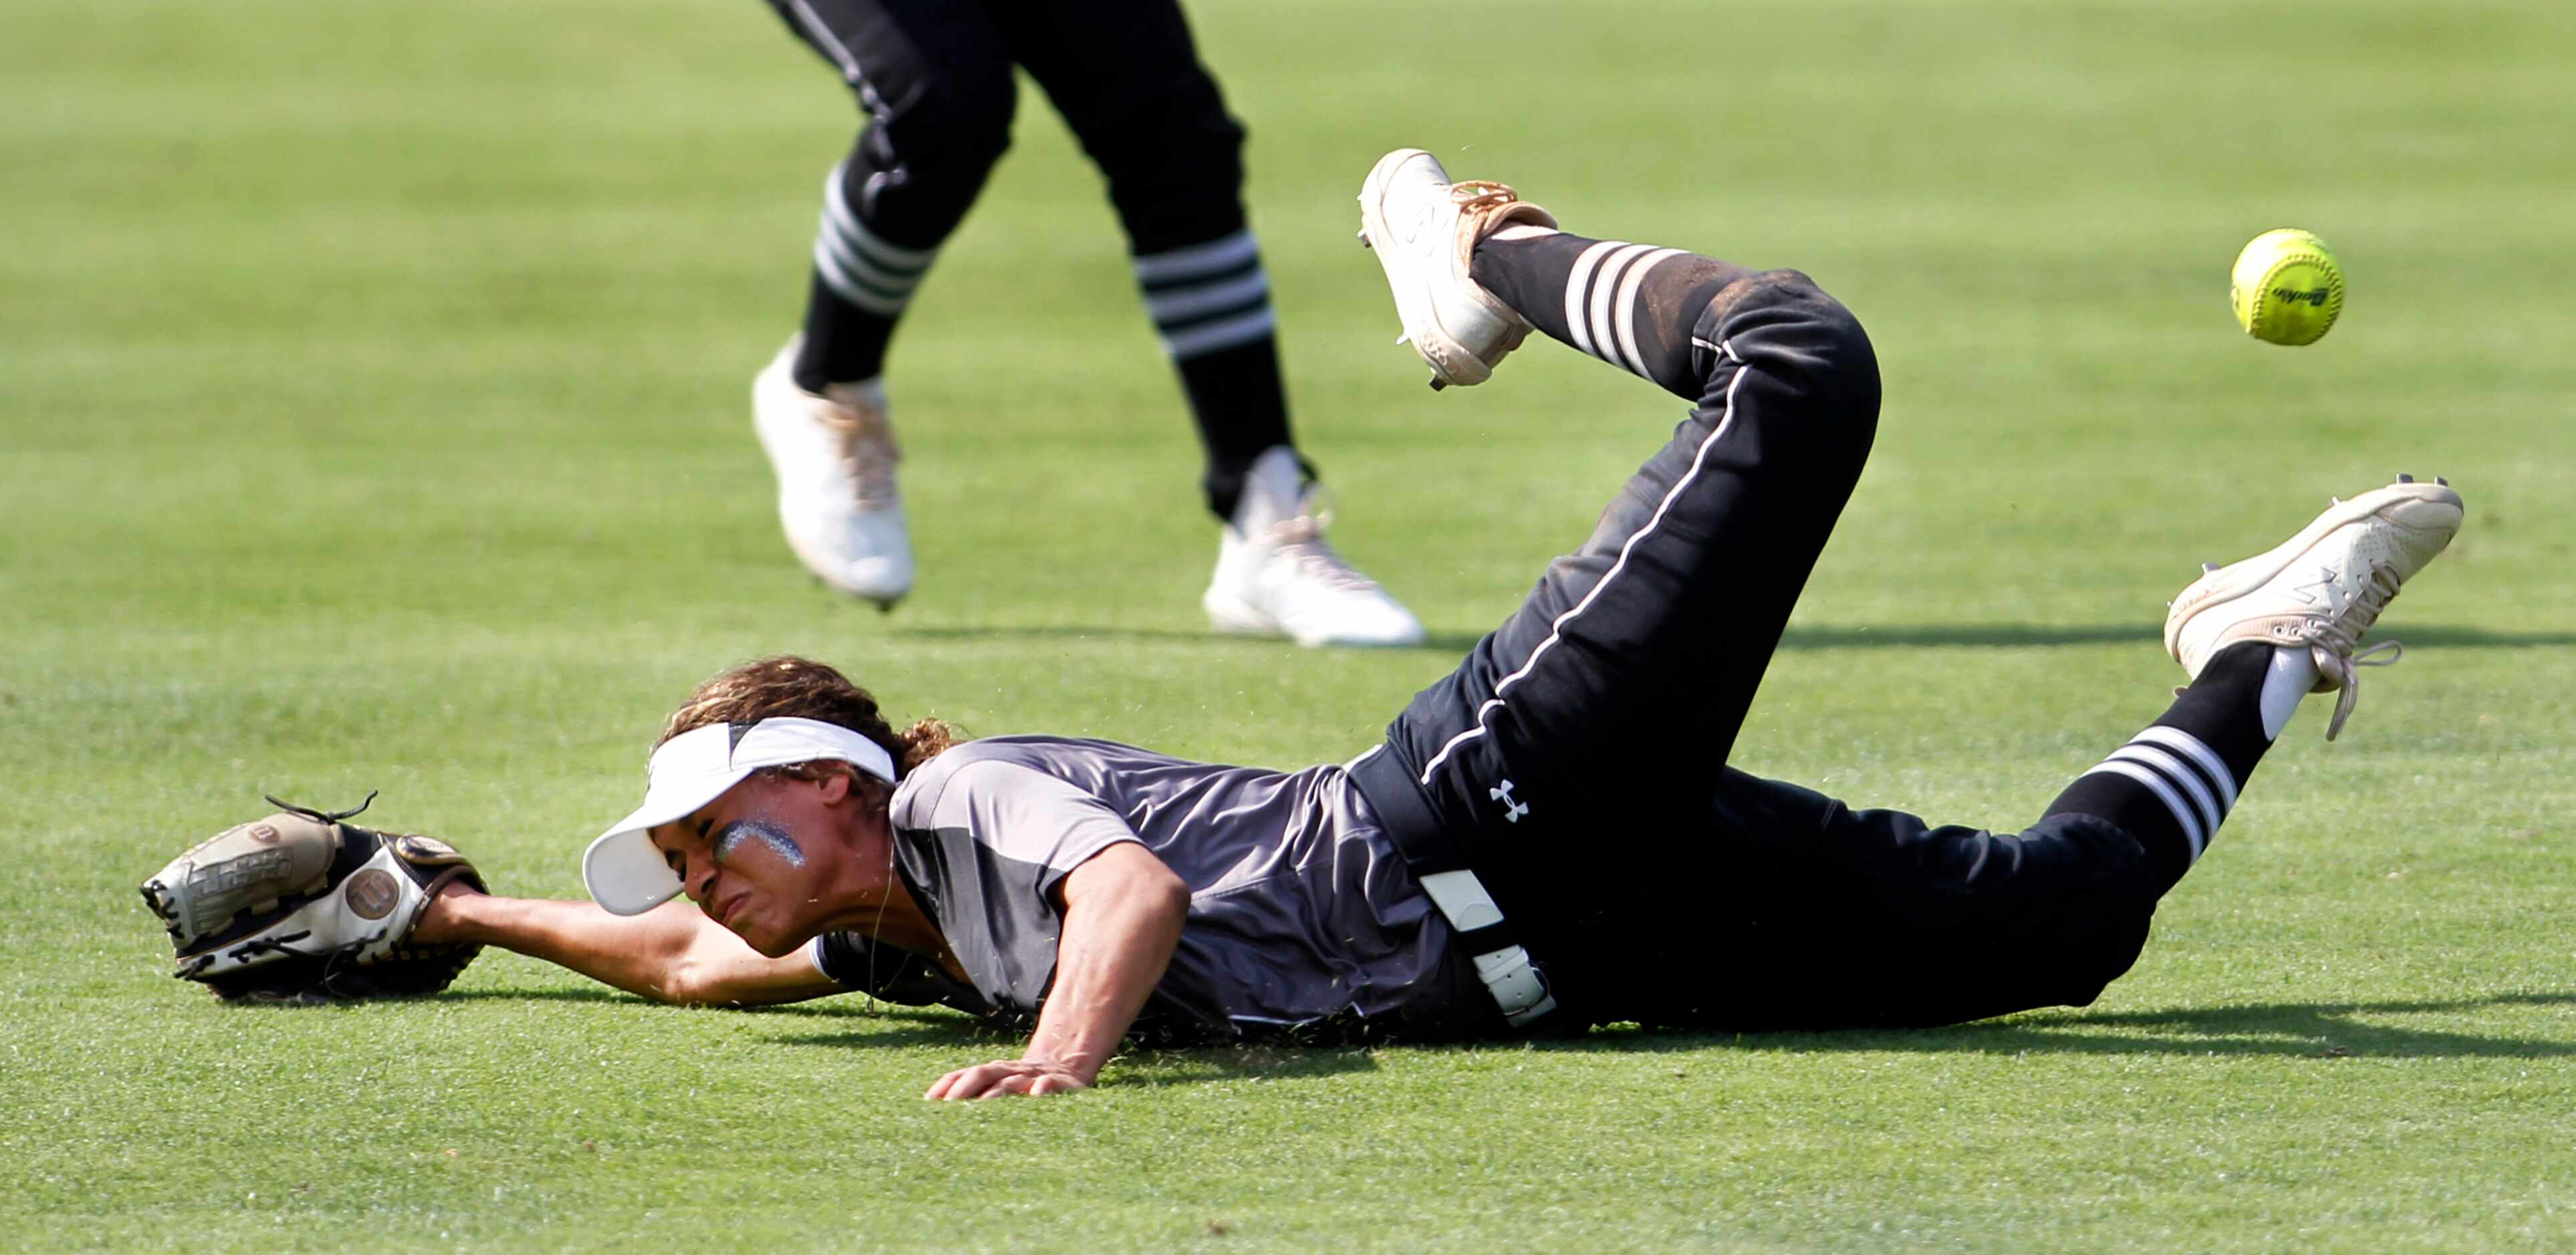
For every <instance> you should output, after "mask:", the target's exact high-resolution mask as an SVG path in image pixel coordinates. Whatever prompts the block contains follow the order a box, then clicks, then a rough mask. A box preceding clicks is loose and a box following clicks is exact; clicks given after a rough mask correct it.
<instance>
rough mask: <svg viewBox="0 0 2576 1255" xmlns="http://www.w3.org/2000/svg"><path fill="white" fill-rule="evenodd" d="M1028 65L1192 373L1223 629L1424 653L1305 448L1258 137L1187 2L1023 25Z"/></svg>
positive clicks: (1035, 10)
mask: <svg viewBox="0 0 2576 1255" xmlns="http://www.w3.org/2000/svg"><path fill="white" fill-rule="evenodd" d="M1007 11H1008V12H1009V13H1010V15H1011V16H1010V17H1009V18H1007V19H1006V21H1005V33H1006V37H1007V38H1008V40H1009V42H1010V47H1011V50H1012V53H1013V54H1014V56H1016V57H1017V58H1018V60H1019V61H1020V63H1021V64H1022V65H1023V66H1025V67H1026V68H1027V69H1028V71H1029V75H1030V77H1032V78H1034V79H1036V80H1037V82H1038V85H1039V86H1040V87H1042V88H1044V89H1045V90H1046V93H1047V96H1048V99H1050V100H1051V101H1053V102H1054V104H1055V106H1056V108H1057V110H1058V111H1059V112H1061V113H1062V114H1063V115H1064V118H1065V122H1066V123H1067V125H1069V126H1070V127H1071V128H1072V129H1073V133H1074V136H1075V137H1076V138H1077V139H1079V140H1080V141H1081V143H1082V147H1083V151H1084V152H1085V153H1087V154H1089V155H1090V157H1091V159H1092V161H1094V162H1095V163H1097V164H1098V165H1099V167H1100V170H1101V173H1102V174H1103V175H1105V176H1106V177H1107V179H1108V183H1109V199H1110V202H1111V204H1112V205H1114V206H1115V207H1116V209H1117V211H1118V219H1119V222H1120V223H1121V225H1123V226H1124V227H1125V229H1126V232H1127V241H1128V247H1129V249H1130V251H1131V253H1132V254H1133V259H1134V265H1135V273H1136V282H1137V286H1138V287H1139V289H1141V291H1142V292H1143V294H1144V298H1145V308H1146V311H1147V313H1148V314H1150V315H1151V316H1152V318H1153V320H1154V328H1155V331H1156V332H1157V333H1158V334H1160V336H1161V337H1162V342H1163V349H1164V351H1165V352H1166V353H1167V354H1168V355H1169V356H1170V357H1171V360H1172V365H1173V368H1174V369H1175V370H1176V371H1177V372H1178V373H1179V375H1180V379H1181V386H1182V390H1183V391H1184V392H1185V393H1186V394H1187V395H1188V398H1189V405H1190V414H1191V417H1192V418H1193V419H1194V420H1195V421H1196V423H1197V425H1198V433H1199V439H1200V442H1201V444H1202V445H1203V446H1204V448H1205V450H1206V455H1207V461H1206V469H1205V472H1204V474H1203V476H1202V478H1201V487H1202V488H1203V489H1204V490H1205V493H1206V500H1207V504H1208V509H1209V510H1210V511H1211V512H1213V513H1214V514H1215V515H1216V516H1217V518H1218V520H1219V521H1220V522H1222V523H1223V524H1224V525H1225V531H1224V534H1223V538H1222V541H1221V550H1220V554H1219V559H1218V565H1217V571H1216V576H1215V578H1214V579H1213V580H1212V581H1211V583H1210V587H1209V589H1208V593H1207V597H1206V599H1205V601H1206V608H1207V611H1208V614H1209V617H1210V619H1211V621H1213V622H1214V623H1215V624H1216V626H1217V627H1218V628H1220V629H1222V630H1229V631H1242V632H1254V633H1280V632H1284V633H1286V634H1287V635H1289V636H1291V637H1294V638H1295V639H1296V640H1297V641H1298V642H1299V643H1300V644H1306V645H1334V644H1341V645H1409V644H1413V643H1415V642H1417V641H1419V640H1420V639H1421V637H1422V626H1421V624H1420V623H1418V622H1416V621H1415V619H1414V617H1413V615H1412V613H1411V612H1409V611H1407V610H1406V609H1405V608H1404V606H1403V605H1402V604H1401V603H1399V602H1397V601H1396V600H1395V599H1394V598H1393V597H1391V596H1389V595H1387V593H1386V592H1385V591H1384V590H1383V589H1381V588H1379V587H1378V586H1377V585H1376V584H1375V583H1374V582H1372V581H1370V580H1369V579H1368V578H1367V577H1366V576H1364V575H1361V574H1360V573H1359V572H1358V571H1356V570H1354V569H1353V568H1352V567H1351V566H1350V564H1349V563H1347V562H1346V561H1344V560H1343V559H1342V558H1341V557H1340V555H1338V554H1337V553H1335V552H1334V551H1333V549H1332V548H1331V547H1330V546H1329V545H1327V544H1326V543H1325V542H1324V541H1323V538H1322V531H1321V520H1320V518H1319V516H1318V514H1317V513H1316V511H1315V510H1314V508H1313V507H1312V503H1311V502H1310V500H1309V496H1310V486H1311V481H1312V480H1313V478H1314V470H1313V467H1312V466H1311V465H1310V464H1308V463H1307V462H1306V461H1305V459H1304V458H1302V457H1301V456H1299V454H1298V452H1297V450H1296V448H1295V441H1294V438H1293V437H1292V436H1291V434H1290V432H1289V421H1288V401H1287V394H1286V391H1285V389H1284V387H1283V386H1282V383H1281V380H1280V369H1279V349H1278V341H1277V335H1276V331H1275V329H1274V322H1275V320H1274V317H1273V314H1272V310H1271V304H1270V279H1269V275H1268V273H1267V272H1266V271H1264V270H1263V268H1262V264H1261V255H1260V249H1259V246H1258V245H1257V243H1256V242H1255V240H1254V238H1253V234H1252V229H1251V227H1250V226H1249V225H1248V221H1247V219H1246V217H1245V214H1244V209H1243V199H1242V191H1243V162H1242V148H1243V138H1244V133H1243V128H1242V126H1241V125H1240V124H1238V123H1237V122H1236V121H1235V120H1234V119H1233V118H1232V117H1231V116H1229V115H1228V114H1227V113H1226V109H1225V101H1224V98H1223V96H1222V94H1221V93H1220V92H1219V90H1218V87H1217V83H1216V80H1215V79H1214V78H1213V77H1212V76H1210V75H1209V73H1208V71H1207V69H1206V68H1205V67H1204V66H1203V65H1201V64H1200V62H1199V59H1198V51H1197V48H1196V46H1195V45H1194V43H1193V41H1192V39H1191V36H1190V31H1189V25H1188V23H1187V21H1186V20H1185V19H1184V18H1183V16H1182V14H1181V10H1180V8H1179V6H1178V5H1176V4H1174V3H1172V0H1107V2H1106V3H1102V4H1091V5H1030V6H1026V7H1025V8H1012V9H1009V10H1007Z"/></svg>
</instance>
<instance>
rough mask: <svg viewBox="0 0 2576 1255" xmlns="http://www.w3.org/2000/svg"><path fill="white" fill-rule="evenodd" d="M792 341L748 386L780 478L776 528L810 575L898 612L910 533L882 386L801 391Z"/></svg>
mask: <svg viewBox="0 0 2576 1255" xmlns="http://www.w3.org/2000/svg"><path fill="white" fill-rule="evenodd" d="M797 343H798V342H797V341H796V340H789V341H788V342H787V347H786V348H784V349H781V350H779V352H778V356H777V358H776V359H775V360H773V361H771V362H770V363H769V368H768V369H767V370H764V371H762V372H760V377H759V378H757V379H755V380H753V381H752V384H751V421H752V427H753V428H754V429H755V430H757V431H758V432H759V433H760V447H761V448H762V449H764V450H767V451H768V453H769V469H770V470H772V471H774V472H776V473H777V476H778V522H779V525H780V526H781V527H782V528H784V529H785V530H786V532H787V547H788V548H790V549H793V550H795V551H796V558H797V560H798V561H800V562H803V563H804V564H805V569H806V570H808V571H811V572H813V573H814V577H815V578H816V579H819V580H821V581H823V582H824V583H826V584H829V585H831V586H832V587H833V588H836V589H839V590H840V591H842V592H844V593H848V594H849V595H850V596H853V597H863V598H866V599H867V600H869V601H873V602H875V603H876V604H877V608H878V609H879V610H892V609H894V603H896V602H897V601H900V600H902V599H903V595H904V594H906V593H909V592H911V591H912V533H911V530H910V529H909V528H908V527H906V526H905V524H904V518H903V497H902V495H901V494H899V493H898V492H897V491H896V490H895V483H894V467H895V463H896V462H898V461H900V460H901V459H902V457H903V452H902V450H900V449H898V448H896V447H895V443H894V423H893V421H892V420H891V419H889V418H887V417H886V398H885V388H884V386H883V385H881V384H879V383H878V382H877V381H876V380H873V379H872V380H869V381H867V382H865V383H856V384H833V385H831V386H829V387H827V388H825V389H824V392H823V395H821V396H817V395H815V394H814V393H811V392H807V391H806V390H804V389H803V388H799V387H797V386H796V377H795V374H794V371H795V364H796V348H797Z"/></svg>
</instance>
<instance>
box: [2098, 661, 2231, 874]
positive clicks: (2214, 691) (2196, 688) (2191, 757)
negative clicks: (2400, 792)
mask: <svg viewBox="0 0 2576 1255" xmlns="http://www.w3.org/2000/svg"><path fill="white" fill-rule="evenodd" d="M2271 660H2272V649H2271V647H2270V646H2268V645H2265V644H2262V643H2261V642H2248V643H2246V644H2243V645H2238V646H2234V647H2231V648H2229V649H2227V650H2226V651H2224V652H2222V653H2221V654H2220V655H2219V656H2218V657H2216V658H2213V659H2211V660H2210V661H2209V665H2207V666H2206V667H2204V668H2202V670H2201V673H2200V678H2199V679H2198V680H2196V681H2194V682H2193V683H2192V685H2191V687H2190V688H2187V689H2185V690H2183V691H2182V693H2181V695H2180V696H2178V697H2176V698H2175V699H2174V704H2173V705H2172V707H2171V708H2169V709H2167V710H2166V711H2165V714H2164V717H2163V718H2160V719H2158V720H2156V721H2155V723H2154V724H2152V725H2150V726H2149V727H2148V728H2147V729H2146V730H2145V731H2142V732H2140V733H2138V734H2137V735H2136V736H2134V737H2131V738H2129V742H2128V744H2126V745H2123V746H2121V747H2120V748H2118V749H2116V750H2113V751H2112V752H2111V754H2110V756H2109V757H2107V758H2105V759H2103V760H2102V761H2101V762H2100V763H2099V764H2097V765H2096V766H2094V767H2093V768H2092V769H2091V770H2089V771H2087V772H2085V773H2084V774H2083V775H2080V776H2077V777H2076V778H2075V780H2074V782H2073V783H2071V784H2069V785H2067V786H2066V790H2065V792H2063V793H2060V794H2058V796H2057V800H2056V801H2055V802H2052V803H2050V804H2049V808H2048V814H2050V815H2060V814H2068V813H2074V814H2085V815H2094V816H2098V817H2100V818H2103V819H2107V820H2109V821H2111V822H2112V823H2114V824H2117V825H2119V826H2120V827H2121V828H2123V829H2126V830H2127V831H2128V832H2129V833H2130V835H2132V836H2135V837H2136V838H2137V839H2138V840H2139V842H2140V843H2141V844H2143V845H2145V847H2146V849H2147V856H2148V857H2149V858H2150V859H2152V860H2153V861H2155V863H2156V864H2157V865H2158V866H2159V867H2160V868H2162V869H2163V870H2164V872H2165V877H2166V883H2167V884H2171V883H2172V882H2173V881H2177V880H2180V879H2182V874H2183V873H2184V872H2186V871H2189V870H2190V869H2191V866H2192V864H2194V863H2196V862H2198V861H2200V856H2201V855H2202V854H2203V853H2206V852H2207V851H2208V849H2209V843H2210V841H2211V840H2212V839H2214V838H2215V837H2216V836H2217V835H2218V826H2219V825H2220V824H2221V823H2224V822H2225V821H2226V819H2227V813H2228V812H2229V811H2230V810H2232V809H2234V808H2235V806H2236V798H2237V795H2238V794H2239V793H2240V792H2242V791H2243V790H2244V788H2245V784H2246V782H2247V781H2248V780H2250V779H2252V778H2253V775H2254V767H2255V765H2256V764H2257V763H2260V762H2261V761H2262V759H2263V753H2264V751H2266V750H2268V749H2270V748H2271V747H2272V739H2271V737H2269V736H2267V735H2265V731H2264V720H2263V709H2262V694H2263V687H2264V682H2265V679H2266V677H2267V676H2268V675H2269V673H2270V670H2271Z"/></svg>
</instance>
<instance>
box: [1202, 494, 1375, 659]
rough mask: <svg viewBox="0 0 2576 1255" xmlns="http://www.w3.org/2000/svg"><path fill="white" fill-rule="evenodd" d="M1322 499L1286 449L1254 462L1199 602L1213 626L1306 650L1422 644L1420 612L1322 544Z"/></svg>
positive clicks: (1324, 517) (1326, 518)
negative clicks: (1274, 638) (1286, 641)
mask: <svg viewBox="0 0 2576 1255" xmlns="http://www.w3.org/2000/svg"><path fill="white" fill-rule="evenodd" d="M1315 496H1316V493H1315V490H1314V486H1313V485H1311V484H1309V483H1307V482H1306V476H1305V471H1304V469H1303V468H1301V467H1300V466H1298V464H1297V454H1296V452H1295V451H1294V450H1291V449H1290V448H1289V447H1288V446H1286V445H1274V446H1272V447H1271V448H1270V449H1268V450H1266V451H1264V452H1263V453H1262V455H1261V456H1260V458H1259V459H1257V460H1255V461H1254V462H1253V464H1252V470H1251V473H1250V474H1247V475H1246V476H1244V483H1243V500H1242V502H1241V503H1240V504H1238V505H1237V506H1235V508H1234V521H1233V522H1232V523H1229V524H1227V525H1226V527H1225V530H1224V532H1223V533H1222V539H1220V540H1219V542H1218V548H1217V558H1216V576H1215V578H1214V579H1212V580H1210V581H1209V582H1208V590H1207V595H1206V596H1205V597H1202V598H1200V600H1199V604H1200V605H1202V606H1204V607H1206V609H1207V614H1208V621H1209V622H1210V623H1211V624H1214V625H1215V627H1216V630H1217V631H1220V632H1234V633H1243V634H1247V635H1258V636H1281V635H1284V636H1287V637H1288V638H1289V639H1291V640H1294V641H1296V642H1297V643H1298V644H1300V645H1304V646H1306V647H1308V648H1314V647H1316V646H1321V645H1351V646H1379V647H1392V646H1402V645H1418V644H1421V643H1422V624H1421V622H1420V621H1419V620H1417V619H1415V618H1414V617H1413V612H1412V611H1410V610H1407V609H1405V608H1404V606H1403V604H1402V603H1401V602H1398V601H1397V600H1396V599H1395V598H1393V597H1390V596H1388V595H1387V592H1386V590H1385V589H1383V588H1380V587H1378V585H1377V581H1375V580H1372V579H1370V578H1369V577H1367V576H1365V575H1362V574H1360V573H1359V572H1358V571H1357V570H1356V569H1354V568H1353V567H1352V566H1351V564H1350V563H1349V561H1347V560H1345V559H1344V558H1343V557H1342V555H1340V554H1339V553H1336V552H1334V550H1333V547H1332V546H1331V545H1329V544H1326V543H1325V541H1324V524H1325V523H1326V522H1327V521H1328V516H1327V515H1326V514H1325V513H1323V512H1321V511H1319V510H1317V509H1316V503H1315Z"/></svg>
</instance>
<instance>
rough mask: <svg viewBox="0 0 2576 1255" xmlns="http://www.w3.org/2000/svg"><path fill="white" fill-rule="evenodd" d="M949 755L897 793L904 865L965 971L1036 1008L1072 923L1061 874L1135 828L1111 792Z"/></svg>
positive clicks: (1003, 1003)
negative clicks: (1106, 795)
mask: <svg viewBox="0 0 2576 1255" xmlns="http://www.w3.org/2000/svg"><path fill="white" fill-rule="evenodd" d="M952 752H953V751H952ZM941 766H942V768H943V771H942V773H941V775H940V776H939V777H938V778H936V779H935V780H934V779H925V780H921V781H919V782H908V783H907V786H906V787H907V790H909V791H908V793H905V794H899V795H898V797H899V801H898V806H897V810H898V811H899V812H900V813H899V814H897V815H896V816H895V819H896V825H897V828H898V832H899V838H900V841H901V843H902V845H903V846H904V847H905V848H906V849H907V850H908V851H909V853H907V854H906V855H905V856H904V857H905V863H904V865H905V867H906V869H907V870H908V871H910V872H911V873H912V874H913V878H914V880H915V882H916V883H915V885H914V888H915V890H916V892H917V893H919V894H920V895H921V897H922V903H921V905H922V906H923V908H924V909H926V910H928V911H929V912H930V914H931V916H932V918H933V920H934V921H935V922H936V923H937V924H938V926H939V931H940V934H941V935H942V936H943V937H945V938H946V939H947V941H948V945H949V948H950V949H951V950H953V951H955V953H956V955H957V961H958V962H959V963H960V964H962V965H963V966H964V967H965V970H966V973H967V976H968V981H967V983H968V984H969V985H972V986H973V987H974V989H975V991H976V993H977V994H978V995H979V996H981V997H982V998H984V999H985V1000H986V1001H987V1002H990V1003H991V1004H992V1005H994V1006H995V1007H997V1008H1002V1009H1004V1010H1006V1011H1008V1012H1010V1013H1012V1014H1035V1012H1036V1010H1037V1008H1038V1006H1039V1005H1040V1003H1042V1002H1043V1001H1044V999H1045V997H1046V992H1047V990H1048V988H1049V987H1050V986H1051V985H1052V984H1053V982H1054V980H1055V961H1056V945H1057V942H1058V940H1059V938H1060V937H1061V935H1062V933H1063V930H1064V911H1063V908H1062V907H1061V906H1060V905H1059V904H1058V900H1057V897H1056V892H1055V891H1056V886H1057V885H1058V884H1060V883H1061V882H1062V881H1063V880H1064V878H1065V876H1067V875H1068V874H1070V873H1071V872H1072V871H1073V869H1074V868H1076V867H1080V866H1081V865H1082V864H1083V862H1084V861H1085V860H1087V859H1089V858H1091V857H1092V856H1093V855H1095V854H1098V853H1100V852H1101V851H1102V850H1105V849H1108V848H1109V847H1110V846H1113V845H1118V844H1122V843H1125V842H1131V841H1137V837H1136V832H1135V830H1134V829H1132V828H1130V827H1129V826H1128V825H1127V821H1126V820H1125V819H1123V818H1121V817H1120V816H1119V813H1118V811H1117V810H1116V809H1115V808H1113V807H1111V806H1110V805H1109V804H1108V803H1106V802H1104V801H1102V800H1101V799H1100V798H1098V797H1095V796H1093V795H1092V794H1090V793H1088V792H1086V791H1084V790H1083V789H1081V788H1078V787H1076V786H1075V785H1072V784H1070V783H1067V782H1066V781H1064V780H1063V779H1061V778H1059V777H1057V776H1054V775H1051V774H1049V773H1047V772H1044V771H1040V770H1038V769H1037V768H1035V767H1030V766H1027V765H1025V764H1022V763H1017V762H1012V761H1008V760H1007V759H1002V758H979V759H973V760H969V761H963V762H958V761H955V760H951V761H950V762H949V763H946V764H942V765H941ZM1137 843H1138V844H1140V845H1141V844H1143V843H1142V842H1141V841H1137Z"/></svg>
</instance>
